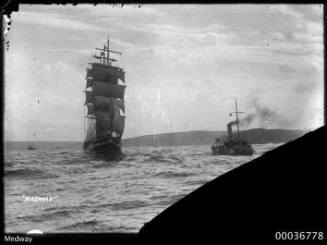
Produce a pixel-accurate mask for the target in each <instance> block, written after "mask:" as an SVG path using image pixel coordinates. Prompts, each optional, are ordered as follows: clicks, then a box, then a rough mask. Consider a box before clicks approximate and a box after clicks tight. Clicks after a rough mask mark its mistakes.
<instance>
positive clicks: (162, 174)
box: [154, 170, 196, 178]
mask: <svg viewBox="0 0 327 245" xmlns="http://www.w3.org/2000/svg"><path fill="white" fill-rule="evenodd" d="M195 174H196V173H191V172H174V171H172V170H170V171H162V172H159V173H156V174H154V176H155V177H165V178H179V177H188V176H192V175H195Z"/></svg>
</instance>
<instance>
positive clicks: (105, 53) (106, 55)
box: [93, 35, 122, 66]
mask: <svg viewBox="0 0 327 245" xmlns="http://www.w3.org/2000/svg"><path fill="white" fill-rule="evenodd" d="M95 49H96V50H99V51H101V53H100V56H97V55H93V57H94V58H96V59H100V64H103V65H106V66H111V62H115V61H117V60H116V59H112V58H110V53H115V54H119V55H122V53H121V52H117V51H114V50H110V49H109V35H108V40H107V46H106V45H105V44H104V45H103V48H95ZM101 61H102V63H101Z"/></svg>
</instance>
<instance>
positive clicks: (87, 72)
mask: <svg viewBox="0 0 327 245" xmlns="http://www.w3.org/2000/svg"><path fill="white" fill-rule="evenodd" d="M92 76H93V72H92V69H90V68H86V77H92Z"/></svg>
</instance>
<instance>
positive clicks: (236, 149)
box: [211, 145, 254, 156]
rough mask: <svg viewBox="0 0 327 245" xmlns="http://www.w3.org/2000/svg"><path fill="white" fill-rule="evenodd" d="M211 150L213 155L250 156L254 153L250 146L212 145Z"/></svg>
mask: <svg viewBox="0 0 327 245" xmlns="http://www.w3.org/2000/svg"><path fill="white" fill-rule="evenodd" d="M211 150H212V154H213V155H231V156H251V155H252V154H253V153H254V150H253V148H252V147H251V145H235V146H230V147H228V146H226V145H212V146H211Z"/></svg>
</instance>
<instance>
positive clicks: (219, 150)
mask: <svg viewBox="0 0 327 245" xmlns="http://www.w3.org/2000/svg"><path fill="white" fill-rule="evenodd" d="M233 113H235V115H236V120H235V121H232V122H229V123H228V124H227V140H226V141H225V142H220V139H219V138H217V139H216V142H215V143H214V144H213V145H212V146H211V150H212V154H213V155H248V156H249V155H252V154H253V153H254V150H253V148H252V146H251V144H249V143H248V142H247V140H246V139H242V138H241V137H240V130H239V116H238V114H239V113H244V112H239V111H238V108H237V100H236V99H235V112H231V113H230V114H229V115H230V116H231V115H232V114H233ZM235 124H236V126H237V136H233V134H232V126H233V125H235Z"/></svg>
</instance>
